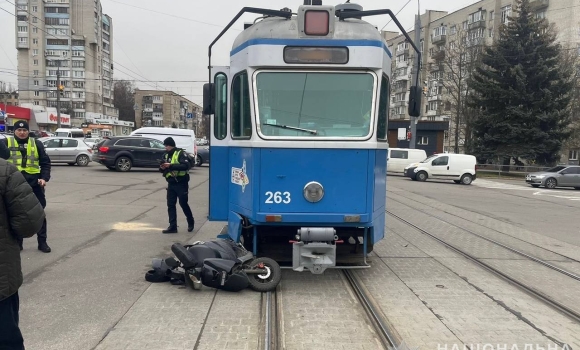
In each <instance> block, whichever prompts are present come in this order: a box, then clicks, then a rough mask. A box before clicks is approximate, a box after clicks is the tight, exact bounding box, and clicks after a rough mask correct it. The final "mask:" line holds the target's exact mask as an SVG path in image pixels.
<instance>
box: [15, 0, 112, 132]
mask: <svg viewBox="0 0 580 350" xmlns="http://www.w3.org/2000/svg"><path fill="white" fill-rule="evenodd" d="M16 15H17V18H16V48H17V50H18V76H19V77H18V88H19V92H20V100H21V102H23V103H31V104H32V105H40V106H45V107H56V104H57V93H58V92H57V74H59V75H60V80H61V85H63V86H64V94H63V96H62V97H61V99H60V101H61V104H60V106H61V111H64V112H65V113H67V114H70V116H71V119H72V125H73V126H80V125H81V124H83V123H85V122H86V118H88V117H91V115H106V116H110V117H117V116H118V110H117V109H116V108H115V107H114V106H113V92H112V91H113V88H112V84H113V49H112V45H111V42H112V36H113V21H112V19H111V17H109V16H108V15H106V14H103V10H102V7H101V2H100V0H16Z"/></svg>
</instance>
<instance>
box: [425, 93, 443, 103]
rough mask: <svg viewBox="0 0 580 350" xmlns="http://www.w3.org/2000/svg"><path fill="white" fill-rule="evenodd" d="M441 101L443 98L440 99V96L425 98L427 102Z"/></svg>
mask: <svg viewBox="0 0 580 350" xmlns="http://www.w3.org/2000/svg"><path fill="white" fill-rule="evenodd" d="M442 99H443V97H441V95H430V96H427V102H431V101H441V100H442Z"/></svg>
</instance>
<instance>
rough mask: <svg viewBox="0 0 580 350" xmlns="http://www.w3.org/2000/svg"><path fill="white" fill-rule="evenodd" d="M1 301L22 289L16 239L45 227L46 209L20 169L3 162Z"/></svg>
mask: <svg viewBox="0 0 580 350" xmlns="http://www.w3.org/2000/svg"><path fill="white" fill-rule="evenodd" d="M0 198H1V199H0V300H4V299H6V298H8V297H10V296H11V295H13V294H14V293H16V292H17V291H18V288H20V286H21V285H22V267H21V265H20V246H19V245H18V241H16V237H19V238H27V237H32V236H33V235H34V234H35V233H36V232H38V231H39V230H40V228H41V227H42V223H43V221H44V217H45V214H44V209H42V206H41V205H40V203H39V202H38V199H36V196H35V195H34V193H33V192H32V189H31V188H30V186H28V184H27V183H26V180H25V179H24V176H22V174H21V173H20V172H19V171H18V169H17V168H16V166H14V165H13V164H10V163H8V162H7V161H5V160H4V159H0Z"/></svg>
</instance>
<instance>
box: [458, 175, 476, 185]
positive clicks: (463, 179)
mask: <svg viewBox="0 0 580 350" xmlns="http://www.w3.org/2000/svg"><path fill="white" fill-rule="evenodd" d="M460 181H461V183H462V184H464V185H471V183H472V182H473V176H471V174H463V176H462V177H461V180H460Z"/></svg>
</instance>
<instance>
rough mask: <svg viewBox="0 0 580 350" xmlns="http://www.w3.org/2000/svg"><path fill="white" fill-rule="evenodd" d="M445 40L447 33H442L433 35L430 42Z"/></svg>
mask: <svg viewBox="0 0 580 350" xmlns="http://www.w3.org/2000/svg"><path fill="white" fill-rule="evenodd" d="M445 40H447V35H446V34H443V35H435V36H433V39H432V40H431V43H432V44H443V43H445Z"/></svg>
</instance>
